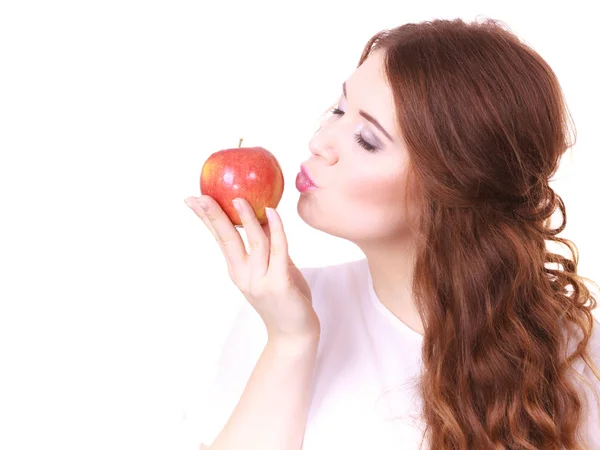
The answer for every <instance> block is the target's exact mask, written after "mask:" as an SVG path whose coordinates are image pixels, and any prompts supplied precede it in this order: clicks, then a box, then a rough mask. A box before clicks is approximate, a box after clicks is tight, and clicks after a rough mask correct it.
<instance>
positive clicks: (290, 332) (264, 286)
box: [186, 195, 320, 338]
mask: <svg viewBox="0 0 600 450" xmlns="http://www.w3.org/2000/svg"><path fill="white" fill-rule="evenodd" d="M236 201H237V202H239V208H238V207H236V209H237V210H238V213H239V215H240V218H241V220H242V226H243V229H244V230H245V231H246V236H247V238H248V247H249V251H248V252H246V247H245V246H244V241H243V240H242V237H241V235H240V233H239V232H238V230H237V229H236V227H235V226H234V225H233V224H232V223H231V220H229V217H227V215H226V214H225V212H224V211H223V209H222V208H221V207H220V206H219V204H218V203H217V202H216V201H215V200H214V199H213V198H212V197H210V196H208V195H202V196H200V197H198V198H195V197H189V198H187V199H186V204H187V205H188V206H189V207H190V208H191V209H192V210H193V211H194V212H195V213H196V215H197V216H198V217H200V219H202V222H204V224H205V225H206V226H207V227H208V229H209V230H210V231H211V233H212V234H213V236H214V237H215V239H216V240H217V242H218V243H219V246H220V247H221V250H222V252H223V255H224V256H225V259H226V261H227V269H228V272H229V277H230V278H231V280H232V281H233V282H234V283H235V285H236V286H237V287H238V288H239V289H240V291H241V292H242V294H244V297H246V299H247V300H248V301H249V302H250V304H251V305H252V307H253V308H254V309H255V310H256V312H258V314H259V315H260V317H261V318H262V320H263V322H264V323H265V325H266V327H267V332H268V335H269V338H273V337H275V338H280V337H284V338H288V337H292V338H294V337H304V336H307V335H314V334H315V333H317V334H318V333H319V332H320V324H319V319H318V316H317V314H316V312H315V310H314V309H313V307H312V295H311V292H310V287H309V286H308V283H307V282H306V279H305V278H304V276H303V275H302V272H301V271H300V270H299V269H298V268H297V267H296V265H295V264H294V263H293V261H292V260H291V258H290V256H289V254H288V244H287V239H286V236H285V232H284V229H283V223H282V222H281V217H280V216H279V214H278V213H277V212H276V211H275V209H272V212H273V217H272V218H269V221H268V223H266V224H264V225H261V224H260V223H259V222H258V219H257V218H256V215H255V214H254V210H253V209H252V207H251V205H250V204H249V203H248V202H247V201H246V200H245V199H243V198H238V199H236V200H235V201H234V206H236V205H235V202H236ZM202 205H205V207H206V209H203V208H202Z"/></svg>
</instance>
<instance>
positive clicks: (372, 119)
mask: <svg viewBox="0 0 600 450" xmlns="http://www.w3.org/2000/svg"><path fill="white" fill-rule="evenodd" d="M342 89H343V91H344V97H346V99H348V94H347V93H346V82H345V81H344V84H343V85H342ZM358 113H359V114H360V115H361V116H363V117H364V118H365V119H367V120H368V121H369V122H371V123H372V124H373V125H375V126H376V127H377V128H378V129H379V131H381V132H382V133H383V134H384V135H385V137H386V138H388V139H389V140H390V141H391V142H394V139H392V136H390V134H389V133H388V132H387V131H385V128H383V127H382V126H381V124H380V123H379V122H377V120H375V117H373V116H372V115H371V114H369V113H368V112H365V111H363V110H362V109H359V110H358Z"/></svg>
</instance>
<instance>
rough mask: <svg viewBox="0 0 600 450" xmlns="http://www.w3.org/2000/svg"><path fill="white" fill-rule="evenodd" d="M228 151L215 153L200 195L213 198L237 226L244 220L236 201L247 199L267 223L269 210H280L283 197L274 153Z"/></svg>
mask: <svg viewBox="0 0 600 450" xmlns="http://www.w3.org/2000/svg"><path fill="white" fill-rule="evenodd" d="M242 140H243V139H240V143H239V146H238V148H227V149H224V150H219V151H217V152H215V153H213V154H211V155H210V156H209V157H208V159H207V160H206V161H205V162H204V165H203V166H202V172H201V174H200V193H201V194H202V195H210V196H211V197H212V198H214V199H215V201H216V202H217V203H218V204H219V205H220V206H221V208H222V209H223V211H224V212H225V214H227V216H228V217H229V219H230V220H231V222H232V223H233V224H234V225H235V226H242V221H241V220H240V216H239V215H238V213H237V211H236V210H235V208H234V207H233V203H232V200H233V199H234V198H236V197H241V198H243V199H245V200H247V201H248V202H249V203H250V205H251V206H252V208H253V209H254V213H255V214H256V218H257V219H258V221H259V223H261V224H265V223H267V215H266V211H265V207H267V206H268V207H270V208H276V207H277V205H278V204H279V200H281V196H282V195H283V186H284V181H283V172H282V171H281V167H280V165H279V162H278V161H277V159H276V158H275V156H273V154H272V153H271V152H270V151H268V150H266V149H264V148H263V147H242Z"/></svg>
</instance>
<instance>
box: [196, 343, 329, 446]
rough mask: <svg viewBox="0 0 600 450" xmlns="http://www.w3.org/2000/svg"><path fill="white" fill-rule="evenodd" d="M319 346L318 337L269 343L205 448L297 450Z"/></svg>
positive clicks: (302, 437) (303, 427)
mask: <svg viewBox="0 0 600 450" xmlns="http://www.w3.org/2000/svg"><path fill="white" fill-rule="evenodd" d="M318 343H319V335H318V334H316V333H314V334H311V335H307V336H305V337H303V338H297V339H294V340H288V339H283V338H282V339H269V340H268V342H267V344H266V346H265V349H264V350H263V352H262V354H261V356H260V358H259V360H258V362H257V363H256V366H255V368H254V370H253V372H252V374H251V375H250V379H249V380H248V383H247V384H246V387H245V389H244V392H243V394H242V396H241V398H240V401H239V402H238V404H237V406H236V407H235V409H234V411H233V413H232V414H231V417H230V418H229V420H228V421H227V423H226V424H225V426H224V428H223V430H222V431H221V433H220V434H219V435H218V436H217V438H216V439H215V441H214V442H213V444H212V445H211V446H210V447H209V450H231V449H244V450H259V449H260V450H300V449H301V448H302V442H303V439H304V431H305V429H306V418H307V414H308V407H309V403H310V392H311V387H312V376H313V369H314V365H315V360H316V355H317V348H318ZM203 448H206V447H204V446H203V447H201V450H202V449H203Z"/></svg>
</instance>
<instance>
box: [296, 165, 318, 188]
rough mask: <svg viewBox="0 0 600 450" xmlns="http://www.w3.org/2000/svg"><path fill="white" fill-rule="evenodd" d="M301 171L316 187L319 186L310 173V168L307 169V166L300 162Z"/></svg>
mask: <svg viewBox="0 0 600 450" xmlns="http://www.w3.org/2000/svg"><path fill="white" fill-rule="evenodd" d="M300 171H301V172H302V173H303V174H304V176H305V177H306V178H308V181H310V184H312V185H313V186H314V187H317V185H316V184H315V182H314V181H313V180H312V178H311V177H310V174H309V173H308V170H306V167H304V164H300Z"/></svg>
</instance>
